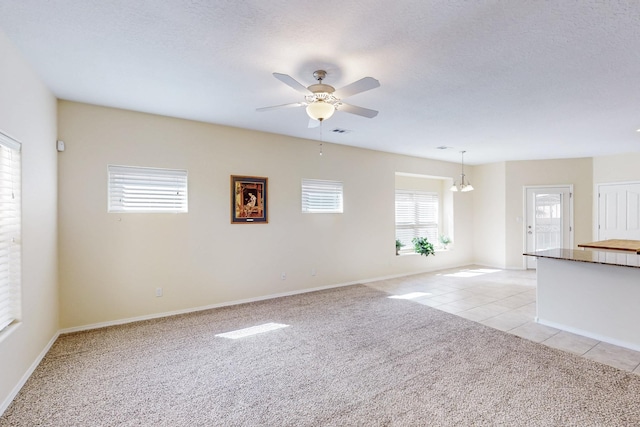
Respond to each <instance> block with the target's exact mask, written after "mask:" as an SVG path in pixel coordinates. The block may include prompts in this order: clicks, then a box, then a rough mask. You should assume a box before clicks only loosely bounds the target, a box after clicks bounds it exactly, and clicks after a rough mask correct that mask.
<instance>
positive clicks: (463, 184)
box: [451, 151, 473, 193]
mask: <svg viewBox="0 0 640 427" xmlns="http://www.w3.org/2000/svg"><path fill="white" fill-rule="evenodd" d="M464 153H466V151H461V152H460V154H461V155H462V162H461V163H460V164H461V166H462V173H461V174H460V184H458V183H457V182H456V181H453V185H452V186H451V191H461V192H463V193H465V192H467V191H473V185H471V183H470V182H469V180H468V179H466V177H465V175H464Z"/></svg>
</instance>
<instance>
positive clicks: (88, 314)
mask: <svg viewBox="0 0 640 427" xmlns="http://www.w3.org/2000/svg"><path fill="white" fill-rule="evenodd" d="M58 114H59V136H60V138H61V139H63V140H64V141H65V143H66V146H67V150H66V151H65V152H64V153H62V155H61V156H59V215H60V223H59V233H60V237H59V238H60V264H59V268H60V293H61V327H62V328H69V327H77V326H82V325H89V324H95V323H100V322H108V321H113V320H117V319H126V318H131V317H136V316H145V315H152V314H154V313H164V312H169V311H174V310H181V309H188V308H194V307H200V306H206V305H211V304H218V303H224V302H230V301H237V300H242V299H249V298H256V297H261V296H267V295H274V294H279V293H286V292H295V291H302V290H305V289H309V288H315V287H321V286H328V285H335V284H341V283H350V282H353V281H361V280H363V279H367V278H378V277H384V276H390V275H400V274H406V273H409V272H420V271H428V270H435V269H439V268H444V267H449V266H457V265H464V264H467V263H469V262H471V261H472V236H473V235H472V213H471V198H470V197H465V196H466V195H462V197H460V196H459V195H456V196H454V215H455V218H454V220H455V224H456V241H455V243H456V245H455V250H452V251H447V252H443V253H438V254H437V255H436V256H434V257H429V258H425V257H420V256H417V255H416V256H403V257H396V256H395V225H394V220H395V218H394V215H395V214H394V188H395V183H394V180H395V173H396V172H404V173H414V174H424V175H434V176H445V177H446V176H449V177H452V176H454V175H456V174H457V173H458V171H459V165H458V164H456V163H447V162H440V161H433V160H425V159H418V158H412V157H406V156H399V155H391V154H386V153H381V152H376V151H369V150H363V149H358V148H353V147H346V146H338V145H331V144H325V148H324V155H323V156H322V157H321V156H319V155H318V144H317V142H313V141H307V140H302V139H296V138H290V137H286V136H281V135H273V134H266V133H261V132H254V131H249V130H241V129H234V128H229V127H224V126H216V125H211V124H204V123H198V122H191V121H186V120H179V119H172V118H167V117H160V116H153V115H147V114H141V113H135V112H130V111H123V110H116V109H109V108H101V107H95V106H89V105H85V104H79V103H73V102H65V101H61V102H59V111H58ZM108 164H118V165H132V166H151V167H166V168H180V169H187V170H188V171H189V213H188V214H122V215H121V214H109V213H107V182H106V178H107V165H108ZM232 174H234V175H252V176H265V177H268V178H269V224H241V225H232V224H230V223H229V222H230V219H229V216H230V195H229V176H230V175H232ZM302 178H317V179H331V180H341V181H343V182H344V213H343V214H302V213H301V212H300V211H301V208H300V185H301V180H302ZM312 269H315V270H316V275H315V276H312V275H311V270H312ZM282 272H285V273H286V275H287V278H286V280H284V281H283V280H281V273H282ZM156 287H162V288H163V289H164V296H163V297H161V298H157V297H155V296H154V290H155V288H156Z"/></svg>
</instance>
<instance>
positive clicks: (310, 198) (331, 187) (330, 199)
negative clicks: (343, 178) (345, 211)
mask: <svg viewBox="0 0 640 427" xmlns="http://www.w3.org/2000/svg"><path fill="white" fill-rule="evenodd" d="M302 212H305V213H342V182H340V181H324V180H319V179H303V180H302Z"/></svg>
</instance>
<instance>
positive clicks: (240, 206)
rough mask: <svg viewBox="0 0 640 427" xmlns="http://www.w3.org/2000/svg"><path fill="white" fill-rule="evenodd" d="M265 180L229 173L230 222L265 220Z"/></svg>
mask: <svg viewBox="0 0 640 427" xmlns="http://www.w3.org/2000/svg"><path fill="white" fill-rule="evenodd" d="M267 180H268V178H262V177H257V176H238V175H231V223H232V224H241V223H242V224H243V223H256V222H260V223H264V224H266V223H267V222H268V221H267Z"/></svg>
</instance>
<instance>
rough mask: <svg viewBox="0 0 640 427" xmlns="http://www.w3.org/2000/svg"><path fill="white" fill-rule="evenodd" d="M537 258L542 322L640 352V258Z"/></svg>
mask: <svg viewBox="0 0 640 427" xmlns="http://www.w3.org/2000/svg"><path fill="white" fill-rule="evenodd" d="M524 255H526V256H535V257H537V266H538V268H537V287H536V321H537V322H538V323H540V324H543V325H547V326H551V327H554V328H556V329H561V330H564V331H568V332H572V333H575V334H578V335H582V336H586V337H590V338H594V339H596V340H598V341H603V342H608V343H611V344H614V345H617V346H621V347H626V348H630V349H632V350H636V351H640V310H639V309H638V303H639V301H640V255H638V254H636V253H622V252H609V251H592V250H587V251H584V250H572V249H549V250H544V251H537V252H532V253H525V254H524Z"/></svg>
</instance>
